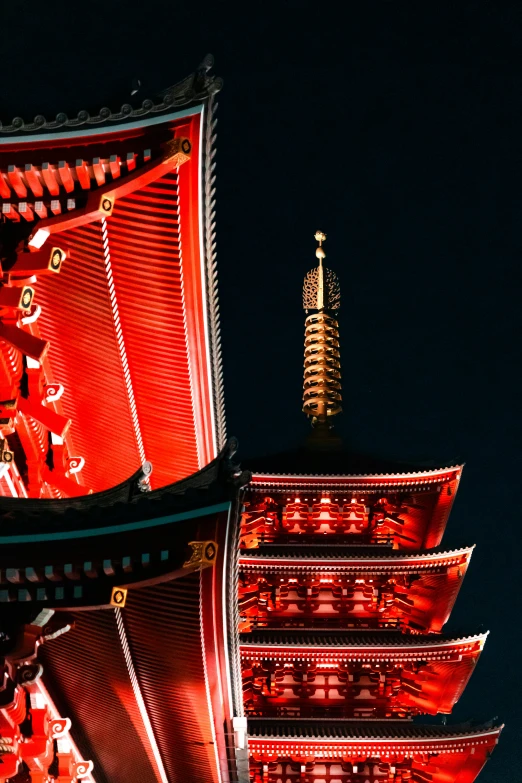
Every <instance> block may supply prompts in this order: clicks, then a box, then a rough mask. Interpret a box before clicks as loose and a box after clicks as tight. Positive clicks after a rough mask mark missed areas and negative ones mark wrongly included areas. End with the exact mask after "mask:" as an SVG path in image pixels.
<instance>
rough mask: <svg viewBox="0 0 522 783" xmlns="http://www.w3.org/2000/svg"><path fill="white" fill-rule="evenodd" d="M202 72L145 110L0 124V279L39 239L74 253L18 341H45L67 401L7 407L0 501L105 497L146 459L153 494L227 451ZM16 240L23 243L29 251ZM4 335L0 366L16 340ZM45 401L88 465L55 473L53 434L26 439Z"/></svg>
mask: <svg viewBox="0 0 522 783" xmlns="http://www.w3.org/2000/svg"><path fill="white" fill-rule="evenodd" d="M210 66H211V61H210V60H208V59H207V60H206V61H205V62H204V63H203V64H202V66H201V67H200V69H199V70H198V71H197V72H196V73H195V74H193V75H192V76H191V77H189V78H188V79H186V80H184V81H183V82H181V83H179V84H178V85H176V86H175V87H173V88H171V89H169V90H167V91H165V93H164V94H163V95H162V96H161V97H160V98H159V99H158V100H156V101H152V100H150V101H149V100H146V101H144V102H143V103H142V105H141V107H137V108H132V107H130V106H128V105H124V106H123V107H122V109H121V111H120V112H116V113H111V112H109V110H106V109H102V110H101V111H100V112H99V114H98V115H97V116H92V117H90V116H89V115H87V113H85V112H80V114H79V115H78V118H77V119H76V120H68V119H67V118H66V116H65V115H58V117H57V119H56V120H55V121H51V122H47V121H45V120H44V119H43V118H41V117H37V118H36V119H35V121H34V122H33V123H29V124H26V123H22V122H21V121H19V120H16V121H14V122H13V123H12V124H11V125H10V126H3V128H2V129H1V132H0V210H1V211H2V214H3V215H4V220H5V224H4V231H3V232H0V243H1V242H2V240H4V260H3V266H4V278H3V282H4V286H6V285H7V286H9V285H12V284H13V280H12V275H11V277H9V267H10V265H12V263H13V260H12V259H13V258H16V259H17V260H16V263H15V265H14V267H13V269H14V268H16V265H17V264H18V266H20V265H21V264H22V265H25V266H24V268H25V267H27V265H28V264H29V263H30V262H31V261H32V259H34V258H36V257H37V256H38V257H39V255H40V254H41V252H43V251H45V248H51V247H52V246H60V247H62V248H64V249H65V250H66V253H67V258H66V259H65V261H64V262H63V264H62V268H61V269H60V274H51V275H47V276H43V273H42V275H40V274H38V275H37V280H36V285H35V298H34V302H35V305H34V306H33V307H32V310H31V311H30V313H29V316H30V317H28V318H26V319H24V320H23V322H22V323H21V324H19V326H20V329H19V330H17V331H16V334H15V337H16V336H17V335H19V334H20V332H24V333H29V334H31V335H33V336H34V337H36V338H38V339H39V340H40V341H42V340H43V343H36V344H37V345H41V346H43V347H42V348H41V349H40V351H39V353H38V352H37V354H35V356H34V361H35V362H36V368H37V369H39V368H41V372H42V373H43V375H42V382H43V384H53V383H54V384H61V385H62V386H63V395H62V396H61V397H60V395H55V398H53V400H54V401H50V400H46V399H44V400H43V401H42V400H40V399H35V400H33V399H29V400H28V401H25V398H24V399H22V400H21V402H20V403H19V404H18V410H16V409H15V410H14V413H15V414H16V416H15V418H14V425H13V428H14V430H15V432H16V437H13V438H12V443H11V441H10V440H9V432H5V433H4V435H7V438H8V442H9V446H10V448H11V449H12V450H13V451H14V452H15V463H16V464H17V467H18V470H17V468H16V467H15V466H13V467H10V468H9V469H8V473H7V475H3V476H0V491H1V492H2V494H5V495H10V494H11V495H12V494H21V495H23V492H24V489H23V487H22V488H21V486H20V485H24V486H25V488H26V489H28V491H29V494H30V495H32V496H38V495H39V494H41V495H42V496H43V497H57V496H58V497H59V496H63V495H68V494H72V495H74V494H81V493H82V492H83V493H86V492H88V491H91V490H94V491H100V490H104V489H107V488H109V487H111V486H114V485H115V484H118V483H119V482H121V481H123V480H124V479H125V478H126V477H127V476H128V475H129V474H130V473H132V471H133V470H135V469H136V467H137V466H138V465H140V464H141V463H143V462H144V461H145V460H150V462H152V464H153V466H154V472H153V474H152V476H151V478H150V484H151V486H152V487H153V488H154V487H160V486H163V485H165V484H170V483H172V482H174V481H177V480H179V479H181V478H183V477H184V476H187V475H190V474H191V473H194V472H196V471H197V470H198V469H199V468H201V467H203V466H204V465H205V464H207V463H208V462H210V461H211V460H212V459H213V458H214V457H215V456H216V454H217V452H218V451H219V449H220V448H221V447H222V446H223V444H224V438H225V422H224V408H223V389H222V374H221V349H220V343H219V325H218V318H219V305H218V296H217V288H216V268H215V263H216V262H215V230H214V179H215V175H214V173H213V169H214V166H215V163H214V162H213V158H214V155H215V150H214V142H215V131H214V128H215V119H214V116H213V112H214V109H215V104H214V94H215V92H217V90H219V88H220V85H221V82H220V80H219V79H216V78H215V77H213V76H211V75H210V74H209V68H210ZM13 237H14V239H16V240H17V241H19V240H22V242H23V241H25V242H26V243H27V242H28V243H29V244H28V245H27V244H26V248H25V251H24V252H21V251H20V245H18V249H16V250H13V242H14V240H13ZM0 249H1V248H0ZM27 251H29V252H27ZM13 252H14V253H15V255H14V256H13ZM9 259H11V260H9ZM38 316H39V317H38ZM4 332H5V333H4ZM0 336H2V337H3V338H4V340H9V339H11V334H10V333H9V332H8V330H4V331H3V332H2V334H1V335H0ZM22 336H23V335H22ZM24 339H25V338H24ZM0 343H1V344H2V345H3V346H4V348H3V350H4V353H5V356H6V360H5V361H6V364H5V366H7V363H8V361H9V357H10V356H11V355H12V353H13V347H12V346H11V347H9V343H5V342H2V341H0ZM6 345H7V346H8V348H5V346H6ZM14 348H15V351H16V350H17V346H16V345H15V346H14ZM6 351H7V352H6ZM9 351H10V352H11V353H9ZM15 356H16V353H15ZM31 366H33V365H31ZM39 371H40V370H39ZM7 380H8V379H6V382H7ZM0 381H2V379H0ZM31 393H32V392H31ZM22 396H23V395H22ZM58 397H60V398H59V399H58ZM29 403H30V404H29ZM35 403H36V404H35ZM41 405H43V407H44V409H45V410H47V409H49V410H52V411H53V412H56V413H58V414H60V415H61V416H63V417H64V418H63V420H62V419H60V423H61V422H62V421H63V424H62V429H61V431H60V432H58V433H55V435H57V436H58V437H59V438H61V440H62V442H64V443H65V454H66V456H69V457H72V456H74V455H78V460H79V458H83V459H82V460H81V461H83V460H84V461H85V462H84V466H83V470H82V471H81V473H71V472H69V471H68V467H69V463H67V462H66V463H65V471H62V467H61V458H59V456H58V451H57V443H55V441H56V438H55V439H54V440H53V451H54V453H55V458H54V466H53V467H52V468H51V469H49V465H48V464H47V463H48V459H47V457H48V454H47V453H46V451H47V442H46V438H45V439H41V438H40V436H38V437H36V436H33V435H32V434H31V433H32V431H33V430H34V426H33V424H34V422H35V421H36V427H37V428H39V427H41V424H40V422H38V420H37V419H35V415H38V411H39V410H40V406H41ZM22 408H23V410H22ZM35 411H36V413H35ZM47 419H48V417H47V418H46V419H45V422H44V427H46V429H49V427H52V426H53V422H51V423H50V424H49V422H48V421H47ZM68 421H70V426H69V425H68V424H67V422H68ZM58 445H59V444H58ZM33 452H34V453H33ZM46 460H47V462H46ZM79 461H80V460H79ZM4 471H5V469H4ZM60 472H62V473H64V476H63V477H62V478H63V480H62V481H59V477H58V474H59V473H60ZM9 474H11V475H9ZM20 475H21V478H20ZM47 487H50V488H51V490H48V489H47ZM75 487H76V488H75ZM68 490H70V491H68Z"/></svg>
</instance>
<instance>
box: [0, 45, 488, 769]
mask: <svg viewBox="0 0 522 783" xmlns="http://www.w3.org/2000/svg"><path fill="white" fill-rule="evenodd" d="M211 68H212V61H211V58H206V59H205V61H204V62H203V63H202V65H201V66H200V67H199V69H198V70H197V71H196V72H195V73H194V74H193V75H192V76H190V77H188V78H187V79H185V80H184V81H182V82H180V83H179V84H177V85H175V86H174V87H171V88H170V89H167V90H165V91H163V92H162V93H161V94H160V95H158V96H156V97H155V98H152V99H150V100H149V99H146V100H144V101H143V102H142V104H141V106H139V107H135V106H131V105H130V104H124V105H123V106H122V107H121V110H120V111H118V112H113V111H111V110H109V109H106V108H103V109H101V110H100V111H99V112H98V113H96V114H92V115H91V114H89V113H87V112H84V111H82V112H80V113H79V114H78V116H77V117H76V118H74V119H69V117H68V116H67V115H65V114H58V115H57V117H56V119H55V120H52V121H47V120H46V119H45V118H44V117H42V116H37V117H35V119H34V121H33V122H30V123H26V122H24V121H23V120H22V119H21V118H15V120H13V122H12V124H10V125H3V126H1V127H0V208H1V214H2V222H1V223H0V262H1V272H2V278H1V285H0V386H1V387H2V391H1V394H0V408H1V412H0V430H1V434H0V545H1V548H0V656H1V658H0V662H1V665H2V672H3V684H2V686H0V783H77V782H78V781H86V783H179V782H180V781H182V782H183V783H185V782H187V783H406V782H407V783H472V781H474V780H475V779H476V778H477V775H478V774H479V772H480V770H481V769H482V767H483V765H484V763H485V762H486V760H487V759H488V758H489V756H490V755H491V752H492V751H493V749H494V748H495V746H496V744H497V741H498V738H499V734H500V732H501V729H502V727H501V726H499V725H496V724H495V723H494V722H490V723H488V724H485V725H475V724H472V723H468V724H465V725H457V724H452V723H451V722H450V721H447V722H446V719H445V718H444V720H442V719H441V718H439V720H438V722H437V720H435V721H434V720H433V718H431V719H430V720H426V718H424V719H423V716H437V715H442V716H446V715H449V714H451V712H452V710H453V707H454V705H455V704H456V702H457V701H458V700H459V698H460V697H461V695H462V693H463V691H464V689H465V687H466V686H467V683H468V680H469V678H470V676H471V674H472V672H473V670H474V667H475V665H476V664H477V662H478V659H479V657H480V653H481V651H482V649H483V646H484V644H485V642H486V637H487V634H485V633H477V632H475V631H474V630H473V629H470V630H469V632H468V633H467V634H466V635H452V634H448V633H445V631H444V626H445V624H446V622H447V620H448V618H449V616H450V614H451V612H452V610H453V607H454V604H455V602H456V601H457V599H458V593H459V590H460V588H461V586H462V582H463V579H464V576H465V574H466V571H467V568H468V565H469V563H470V559H471V555H472V551H473V547H472V546H468V547H463V548H460V549H446V548H445V547H444V546H443V544H442V540H443V535H444V531H445V528H446V524H447V522H448V517H449V514H450V511H451V507H452V504H453V501H454V498H455V494H456V492H457V489H458V485H459V481H460V479H461V475H462V465H453V464H450V465H446V466H440V468H438V469H433V468H431V467H430V468H426V467H423V466H420V465H403V464H395V463H392V462H388V461H384V460H380V459H374V458H370V457H366V456H362V455H358V454H354V453H353V452H351V451H350V450H348V449H346V448H345V447H344V445H343V442H342V440H341V439H340V437H338V436H337V435H336V431H335V428H334V427H333V423H334V422H335V421H336V416H337V415H338V414H340V413H341V408H342V399H341V352H340V342H339V327H338V322H337V312H338V311H339V308H340V303H341V291H340V285H339V281H338V279H337V276H336V275H335V273H334V272H333V271H332V270H330V269H327V268H326V266H325V257H326V256H325V250H324V242H325V240H326V236H325V235H324V234H323V233H322V232H317V234H316V240H317V248H316V259H317V264H316V266H314V268H313V269H312V270H311V271H310V272H309V273H308V274H307V275H306V277H305V282H304V288H303V306H304V309H305V310H306V319H305V355H304V368H305V369H304V390H303V411H304V413H305V415H306V416H307V417H308V419H309V420H310V425H311V426H310V432H309V436H308V438H307V440H306V442H305V443H304V444H303V445H302V446H300V447H298V448H296V449H294V450H293V451H288V452H285V453H281V454H276V455H272V456H264V457H260V458H258V459H253V460H252V461H251V464H250V463H245V464H243V465H242V466H240V465H239V464H238V463H237V462H236V458H235V454H236V451H237V448H238V444H237V442H236V440H235V439H234V438H228V439H227V436H226V430H225V414H224V392H223V383H222V372H221V348H220V331H219V301H218V293H217V277H216V257H215V205H214V196H215V176H216V173H215V157H214V156H215V125H216V119H215V109H216V94H217V93H218V92H219V90H220V88H221V82H220V80H219V79H217V78H216V77H215V76H213V75H212V72H211ZM296 294H297V289H296ZM296 350H298V346H296ZM108 434H110V435H111V437H107V435H108ZM457 611H458V605H457ZM423 720H424V721H425V722H423Z"/></svg>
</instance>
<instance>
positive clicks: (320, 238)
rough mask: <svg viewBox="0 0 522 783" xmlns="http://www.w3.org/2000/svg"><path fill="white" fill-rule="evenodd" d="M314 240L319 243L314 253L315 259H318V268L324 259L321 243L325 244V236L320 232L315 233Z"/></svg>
mask: <svg viewBox="0 0 522 783" xmlns="http://www.w3.org/2000/svg"><path fill="white" fill-rule="evenodd" d="M314 238H315V241H316V242H319V247H318V248H316V251H315V257H316V258H318V259H319V266H322V262H323V258H326V253H325V252H324V249H323V242H326V234H324V233H323V232H322V231H316V232H315V234H314Z"/></svg>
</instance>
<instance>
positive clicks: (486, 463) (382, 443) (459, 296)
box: [0, 0, 522, 783]
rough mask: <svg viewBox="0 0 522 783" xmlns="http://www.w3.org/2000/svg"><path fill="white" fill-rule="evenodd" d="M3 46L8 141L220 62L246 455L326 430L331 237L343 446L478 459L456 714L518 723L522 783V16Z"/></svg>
mask: <svg viewBox="0 0 522 783" xmlns="http://www.w3.org/2000/svg"><path fill="white" fill-rule="evenodd" d="M342 5H345V6H346V8H347V9H348V10H347V11H345V14H344V15H343V14H341V13H340V12H339V11H337V10H335V8H341V7H342ZM276 9H277V10H276ZM0 29H1V39H2V61H3V68H2V86H1V102H0V118H1V119H2V120H3V121H7V120H10V119H12V117H13V116H14V115H16V114H19V115H22V116H24V117H25V119H30V118H32V117H33V116H34V115H35V114H36V113H43V114H45V115H46V116H47V117H52V116H53V115H54V114H55V113H56V112H57V111H66V112H69V114H70V116H73V115H74V113H75V112H77V111H78V110H79V109H82V108H99V107H100V106H101V105H105V104H108V105H111V106H112V107H113V108H118V107H119V105H120V104H121V103H123V102H124V101H126V100H128V97H129V86H130V82H131V79H132V77H133V76H138V77H140V78H141V80H142V82H143V88H142V95H141V96H140V97H141V98H143V97H148V95H149V94H153V93H154V92H155V91H156V90H157V89H160V88H163V87H166V86H168V85H169V84H172V83H173V82H176V81H178V80H179V79H181V78H182V77H184V76H185V75H187V74H188V73H190V72H191V71H192V70H193V69H194V67H195V66H196V65H197V64H198V62H199V61H200V60H201V59H202V57H203V56H204V55H205V54H206V53H207V51H210V52H212V53H213V54H214V55H215V58H216V72H217V73H218V74H219V75H221V76H222V77H223V78H224V80H225V88H224V90H223V92H222V94H221V96H220V100H219V103H220V109H219V125H218V128H219V138H218V249H219V262H220V289H221V301H222V306H223V347H224V356H225V382H226V398H227V415H228V428H229V432H230V433H232V434H235V435H237V436H238V437H239V439H240V443H241V448H242V454H243V456H247V455H248V456H250V455H252V454H256V453H264V452H269V451H276V450H279V449H282V448H285V447H287V446H291V445H294V444H295V443H297V442H298V441H299V439H300V438H301V437H302V436H303V435H304V434H305V433H306V430H307V424H306V421H305V420H304V417H303V415H302V414H301V412H300V395H301V376H302V338H303V311H302V310H301V302H300V297H301V283H302V278H303V275H304V274H305V272H306V271H307V270H308V269H309V268H310V267H311V266H313V265H314V263H315V261H314V247H315V243H314V240H313V234H314V232H315V231H316V229H317V228H320V229H322V230H324V231H326V232H327V234H328V242H327V245H326V251H327V255H328V258H327V263H329V264H330V265H331V266H332V267H333V268H334V269H335V270H336V271H337V272H338V274H339V277H340V278H341V286H342V292H343V303H342V311H341V317H340V321H341V337H342V356H343V387H344V406H345V413H344V415H343V417H342V422H340V423H339V428H340V429H341V431H342V433H343V434H344V437H345V438H346V439H347V440H348V441H351V442H352V443H353V444H354V445H356V446H357V447H358V448H362V449H364V450H367V451H375V452H377V453H386V454H389V455H393V456H395V457H398V458H402V459H409V458H412V457H419V456H420V457H433V458H434V459H438V460H439V461H440V462H444V461H445V460H446V459H451V458H454V457H455V456H456V457H461V458H463V459H465V461H466V462H467V467H466V469H465V471H464V477H463V482H462V485H461V489H460V491H459V495H458V498H457V501H456V504H455V508H454V512H453V515H452V518H451V520H450V524H449V527H448V532H447V534H446V538H445V543H447V544H449V545H452V544H457V545H458V544H461V543H466V544H467V543H476V544H477V549H476V552H475V554H474V556H473V559H472V563H471V569H470V571H469V573H468V575H467V577H466V580H465V583H464V585H463V588H462V591H461V594H460V597H459V600H458V602H457V604H456V607H455V610H454V613H453V618H452V620H451V624H450V627H451V628H454V629H462V630H463V631H465V632H468V631H469V632H475V631H476V630H477V629H478V628H480V627H483V628H489V629H490V630H491V636H490V639H489V641H488V643H487V645H486V649H485V652H484V654H483V656H482V660H481V662H480V664H479V667H478V669H477V671H476V672H475V674H474V675H473V677H472V679H471V682H470V685H469V687H468V689H467V692H466V694H465V696H464V697H463V699H462V701H461V703H460V704H459V705H458V707H457V709H456V711H455V717H456V719H457V720H460V719H462V720H465V719H468V718H477V719H489V718H492V717H494V716H496V715H498V716H500V718H501V719H503V720H504V721H505V722H506V724H507V728H506V730H505V732H504V735H503V737H502V740H501V744H500V746H499V748H498V750H497V751H496V753H495V755H494V757H493V759H492V760H491V761H490V762H489V765H488V766H487V767H486V769H485V771H484V772H483V774H482V776H481V778H480V781H481V783H494V782H496V781H499V780H512V781H515V780H516V779H519V778H517V777H516V775H515V770H518V769H519V765H518V763H517V758H516V752H517V750H519V748H518V735H519V734H520V730H521V720H520V703H521V701H522V687H521V685H520V681H521V680H520V678H521V673H520V661H521V655H520V649H521V645H522V632H521V630H520V627H521V625H520V624H521V618H520V615H521V608H522V606H521V602H520V593H521V576H520V566H519V562H520V557H521V551H522V547H521V532H520V525H521V507H520V497H519V496H518V495H517V492H519V488H518V483H519V480H520V471H521V462H520V456H519V448H520V440H521V436H522V427H521V421H520V397H521V370H520V360H521V356H520V347H519V346H520V326H521V324H520V289H521V282H522V281H521V275H520V266H519V264H520V261H519V257H520V250H521V244H522V223H521V217H520V213H521V209H522V179H521V176H520V175H521V157H522V122H521V102H522V89H521V88H522V55H521V51H522V6H521V5H520V3H518V2H516V1H515V0H514V1H513V2H498V3H497V2H493V1H491V2H488V1H487V0H475V2H467V0H460V2H452V3H448V2H437V3H433V2H421V3H414V2H384V0H383V1H382V2H359V3H347V4H341V3H338V4H334V5H332V4H328V3H313V4H311V3H307V2H282V1H281V2H279V3H278V4H277V6H274V7H269V6H267V5H266V4H261V3H258V4H243V5H242V6H238V7H233V6H228V5H227V4H221V3H215V4H212V5H208V6H206V5H205V3H204V2H203V3H202V2H200V3H197V4H196V3H194V4H192V5H190V4H180V3H172V2H169V3H167V2H161V1H160V0H147V2H146V3H142V4H140V5H139V6H138V5H134V4H133V3H115V2H113V3H111V2H106V1H104V2H100V1H99V0H91V2H89V3H75V2H67V3H62V2H56V1H54V2H51V3H50V4H46V3H42V2H32V1H31V2H19V3H7V2H4V3H1V4H0ZM152 402H153V401H152ZM517 498H518V499H517ZM450 720H453V718H452V719H450Z"/></svg>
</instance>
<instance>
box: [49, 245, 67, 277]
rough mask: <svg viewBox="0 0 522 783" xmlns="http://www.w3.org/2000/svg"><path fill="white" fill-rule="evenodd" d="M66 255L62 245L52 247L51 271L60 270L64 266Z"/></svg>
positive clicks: (50, 257)
mask: <svg viewBox="0 0 522 783" xmlns="http://www.w3.org/2000/svg"><path fill="white" fill-rule="evenodd" d="M65 257H66V253H65V250H62V248H61V247H53V248H51V255H50V256H49V267H48V268H49V269H50V270H51V272H59V271H60V267H61V266H62V261H64V259H65Z"/></svg>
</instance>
